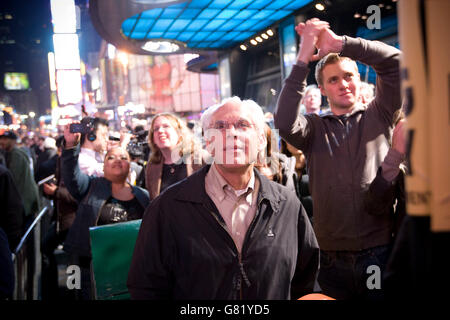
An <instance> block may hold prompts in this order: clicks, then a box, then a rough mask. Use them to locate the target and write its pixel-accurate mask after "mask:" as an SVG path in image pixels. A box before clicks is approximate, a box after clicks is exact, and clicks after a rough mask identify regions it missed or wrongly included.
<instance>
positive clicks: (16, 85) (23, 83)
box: [3, 72, 30, 90]
mask: <svg viewBox="0 0 450 320" xmlns="http://www.w3.org/2000/svg"><path fill="white" fill-rule="evenodd" d="M3 85H4V87H5V89H6V90H28V89H30V82H29V81H28V74H26V73H23V72H6V73H5V75H4V77H3Z"/></svg>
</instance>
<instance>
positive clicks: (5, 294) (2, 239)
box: [0, 228, 15, 300]
mask: <svg viewBox="0 0 450 320" xmlns="http://www.w3.org/2000/svg"><path fill="white" fill-rule="evenodd" d="M9 247H10V245H9V243H8V237H7V236H6V233H5V232H4V231H3V229H2V228H0V300H6V299H11V298H12V296H13V293H14V281H15V277H14V264H13V261H12V254H11V250H10V249H9Z"/></svg>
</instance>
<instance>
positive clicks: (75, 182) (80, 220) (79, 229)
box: [61, 147, 149, 257]
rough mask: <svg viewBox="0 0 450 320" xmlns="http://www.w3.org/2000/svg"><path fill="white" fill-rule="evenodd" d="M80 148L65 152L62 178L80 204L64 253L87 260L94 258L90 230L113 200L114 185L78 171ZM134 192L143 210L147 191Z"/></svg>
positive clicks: (136, 190)
mask: <svg viewBox="0 0 450 320" xmlns="http://www.w3.org/2000/svg"><path fill="white" fill-rule="evenodd" d="M79 152H80V148H79V147H76V148H72V149H66V150H63V152H62V156H61V157H62V177H63V180H64V183H65V184H66V187H67V189H68V190H69V192H70V194H71V195H72V196H73V197H74V198H75V199H77V200H78V201H79V205H78V210H77V214H76V216H75V220H74V222H73V224H72V227H71V228H70V229H69V233H68V234H67V238H66V241H65V242H64V250H65V251H67V252H69V253H74V254H77V255H80V256H84V257H91V249H90V242H89V227H92V226H95V225H96V224H97V220H98V217H99V214H100V209H101V208H102V206H103V205H104V204H105V202H106V201H107V200H108V199H109V198H110V197H111V195H112V194H111V182H110V181H109V180H107V179H105V178H103V177H101V178H97V177H93V176H88V175H86V174H84V173H82V172H81V171H80V168H79V167H78V154H79ZM132 189H133V190H132V192H133V194H134V196H135V197H136V199H137V200H138V201H139V203H140V205H141V206H142V207H143V208H146V207H147V205H148V203H149V196H148V192H147V190H144V189H142V188H139V187H135V186H132Z"/></svg>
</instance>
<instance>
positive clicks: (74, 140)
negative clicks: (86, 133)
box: [64, 121, 81, 149]
mask: <svg viewBox="0 0 450 320" xmlns="http://www.w3.org/2000/svg"><path fill="white" fill-rule="evenodd" d="M74 123H79V121H78V122H74ZM80 138H81V133H72V132H70V124H67V125H65V127H64V140H65V141H66V145H65V147H66V149H70V148H73V147H74V146H76V145H77V144H78V142H79V141H80Z"/></svg>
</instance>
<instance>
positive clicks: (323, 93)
mask: <svg viewBox="0 0 450 320" xmlns="http://www.w3.org/2000/svg"><path fill="white" fill-rule="evenodd" d="M319 89H320V93H321V94H322V95H323V96H324V97H326V96H327V95H326V92H325V89H324V88H323V87H322V86H321V85H319Z"/></svg>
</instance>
